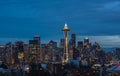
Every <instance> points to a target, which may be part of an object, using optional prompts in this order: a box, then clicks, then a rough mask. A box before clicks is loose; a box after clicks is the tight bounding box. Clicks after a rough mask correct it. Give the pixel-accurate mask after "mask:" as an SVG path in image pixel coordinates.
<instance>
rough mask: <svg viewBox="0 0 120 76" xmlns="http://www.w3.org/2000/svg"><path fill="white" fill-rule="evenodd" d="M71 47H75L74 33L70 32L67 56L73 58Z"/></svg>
mask: <svg viewBox="0 0 120 76" xmlns="http://www.w3.org/2000/svg"><path fill="white" fill-rule="evenodd" d="M73 48H76V35H75V34H72V35H71V39H70V40H69V58H70V59H73V53H74V50H73Z"/></svg>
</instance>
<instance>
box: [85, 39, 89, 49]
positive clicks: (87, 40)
mask: <svg viewBox="0 0 120 76" xmlns="http://www.w3.org/2000/svg"><path fill="white" fill-rule="evenodd" d="M87 45H89V38H88V37H85V38H84V46H85V47H86V46H87Z"/></svg>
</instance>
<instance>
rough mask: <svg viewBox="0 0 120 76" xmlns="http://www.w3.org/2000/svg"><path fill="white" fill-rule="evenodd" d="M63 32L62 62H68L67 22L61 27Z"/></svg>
mask: <svg viewBox="0 0 120 76" xmlns="http://www.w3.org/2000/svg"><path fill="white" fill-rule="evenodd" d="M62 31H63V33H64V54H63V60H62V62H63V63H68V60H69V58H68V32H69V31H70V29H69V28H68V26H67V24H65V26H64V28H63V29H62Z"/></svg>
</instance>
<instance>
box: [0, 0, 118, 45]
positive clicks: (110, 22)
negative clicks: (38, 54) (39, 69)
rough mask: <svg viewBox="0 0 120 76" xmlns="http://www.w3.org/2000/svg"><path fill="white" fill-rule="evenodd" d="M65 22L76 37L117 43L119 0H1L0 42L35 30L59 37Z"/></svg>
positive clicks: (43, 35) (47, 37)
mask: <svg viewBox="0 0 120 76" xmlns="http://www.w3.org/2000/svg"><path fill="white" fill-rule="evenodd" d="M65 23H67V24H68V26H69V28H70V29H71V31H70V33H69V35H70V34H71V33H76V35H77V39H78V40H81V39H82V38H83V37H84V36H89V37H90V38H91V41H93V40H96V41H98V42H100V44H101V45H102V46H104V47H105V46H109V47H113V46H114V47H119V46H120V0H0V44H2V43H4V42H5V41H8V40H10V39H13V40H14V38H17V39H18V40H19V39H21V40H25V41H27V39H32V37H33V36H34V35H35V34H38V35H40V37H41V39H42V41H43V42H46V41H47V40H51V39H53V40H56V41H58V40H59V39H61V38H63V33H62V32H61V29H62V28H63V26H64V24H65ZM105 41H106V42H105Z"/></svg>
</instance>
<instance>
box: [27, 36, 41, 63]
mask: <svg viewBox="0 0 120 76" xmlns="http://www.w3.org/2000/svg"><path fill="white" fill-rule="evenodd" d="M29 53H30V56H29V57H30V62H36V63H38V62H40V60H41V59H40V56H41V55H40V37H39V36H35V37H34V40H29Z"/></svg>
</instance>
